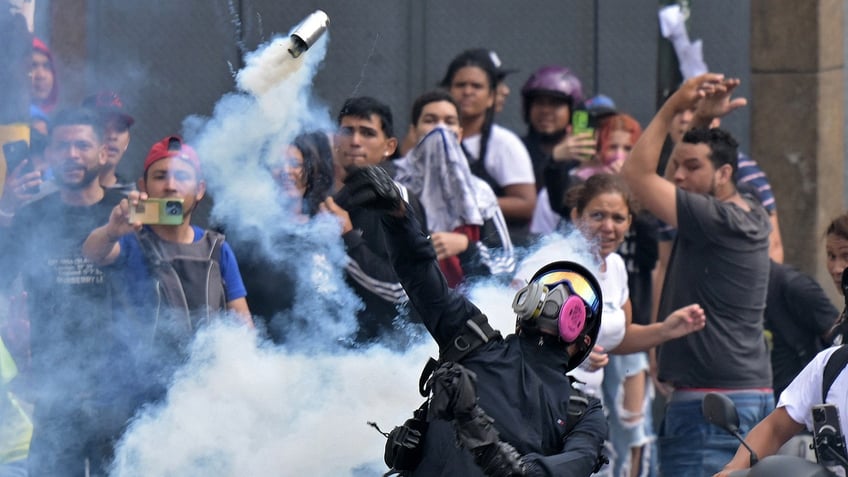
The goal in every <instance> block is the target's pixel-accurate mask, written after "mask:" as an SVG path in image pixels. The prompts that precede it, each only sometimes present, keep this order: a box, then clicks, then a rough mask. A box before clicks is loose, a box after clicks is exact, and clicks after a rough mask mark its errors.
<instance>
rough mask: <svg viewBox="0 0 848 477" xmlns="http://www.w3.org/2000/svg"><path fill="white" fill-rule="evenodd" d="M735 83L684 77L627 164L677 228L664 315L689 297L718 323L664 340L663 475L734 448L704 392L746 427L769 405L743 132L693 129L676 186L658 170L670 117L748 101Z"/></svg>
mask: <svg viewBox="0 0 848 477" xmlns="http://www.w3.org/2000/svg"><path fill="white" fill-rule="evenodd" d="M738 85H739V80H737V79H725V77H724V76H723V75H720V74H713V73H709V74H704V75H701V76H698V77H695V78H691V79H689V80H687V81H686V82H685V83H683V85H682V86H681V87H680V89H678V91H677V92H675V93H674V95H672V96H671V97H670V98H669V99H668V101H666V102H665V104H663V106H662V107H661V108H660V110H659V112H658V113H657V114H656V116H654V119H653V120H652V121H651V123H650V124H649V125H648V127H647V128H646V129H645V131H644V133H643V134H642V136H641V137H640V138H639V140H638V141H637V142H636V145H635V146H634V147H633V152H632V153H631V156H630V159H629V160H628V161H627V162H625V163H624V167H623V169H622V175H623V176H624V179H625V180H626V181H627V183H628V185H629V186H630V188H631V190H633V191H634V192H635V193H636V196H637V199H638V200H639V201H640V202H641V203H642V204H643V205H644V206H645V208H647V209H648V210H649V211H650V212H651V213H653V214H654V215H655V216H656V217H657V218H659V219H660V220H662V221H663V222H665V223H667V224H669V225H671V226H673V227H676V228H677V229H678V235H677V237H676V238H675V241H674V245H673V248H672V253H671V258H670V260H669V264H668V271H667V275H666V280H665V281H664V284H663V289H662V295H661V298H660V306H659V314H658V316H666V315H667V314H668V312H669V311H670V310H674V309H675V307H678V306H680V304H681V303H693V302H694V303H698V304H700V305H701V306H702V307H703V308H704V311H705V312H706V315H707V317H708V319H709V320H710V323H711V324H710V326H708V327H706V328H705V329H704V330H703V332H701V333H697V334H692V335H688V336H686V337H683V338H678V339H676V340H671V341H669V342H667V343H665V344H663V345H662V346H660V347H659V351H658V367H659V370H658V378H659V380H660V381H663V382H666V383H668V384H670V385H672V386H673V388H674V390H673V391H672V394H671V397H670V399H669V403H668V405H667V407H666V415H665V420H664V422H663V427H662V428H661V429H660V449H659V451H660V472H662V473H663V475H712V474H714V473H715V472H717V471H719V470H720V469H721V467H722V466H723V465H724V463H725V462H727V461H728V460H730V459H731V458H732V457H733V455H734V453H735V451H736V446H737V444H736V442H734V440H733V439H719V438H713V437H712V436H713V435H714V430H713V429H712V428H711V427H710V426H711V424H709V423H707V422H706V421H705V420H704V418H703V415H702V413H701V401H702V399H703V396H704V395H705V394H706V393H707V392H720V393H722V394H725V395H727V396H728V397H729V398H730V399H732V400H733V402H734V404H735V405H736V407H737V409H739V415H740V417H741V418H742V422H741V426H740V432H741V433H742V434H745V433H746V432H747V431H748V430H749V429H750V428H751V427H753V426H754V424H756V423H757V422H759V421H760V420H761V419H763V418H764V417H765V416H766V415H767V414H768V413H769V412H770V411H771V409H772V408H773V407H774V397H773V395H772V389H771V366H770V362H769V355H768V350H767V349H766V343H765V340H764V339H763V311H764V309H765V303H766V291H767V285H768V277H769V257H768V248H769V231H770V229H771V226H770V224H769V218H768V214H767V213H766V211H765V210H764V209H763V208H762V206H760V205H759V203H758V202H757V201H756V199H754V198H753V197H750V196H745V195H741V194H740V193H739V192H738V191H737V190H736V182H735V177H734V176H735V174H736V170H737V156H738V151H737V144H736V141H735V140H734V139H733V138H732V137H730V135H729V134H728V133H726V132H725V131H722V130H721V129H718V128H713V129H706V128H696V129H693V130H691V131H688V132H687V133H686V134H685V135H684V136H683V140H682V142H680V143H678V144H676V145H675V147H674V150H673V151H672V153H671V159H670V164H669V168H670V170H669V171H668V172H667V174H666V177H669V178H670V180H673V183H672V182H670V181H669V180H666V179H665V178H663V177H661V176H659V175H658V174H657V173H656V170H657V162H658V161H659V156H660V151H661V149H662V144H663V141H664V140H665V136H666V133H667V132H668V129H669V124H670V123H671V121H672V118H673V117H674V116H675V114H677V113H678V112H680V111H683V110H686V109H690V108H695V107H697V109H696V113H695V119H696V120H695V121H694V123H695V124H703V125H706V124H709V123H710V121H711V120H712V119H713V118H714V117H719V116H723V115H725V114H727V113H729V112H730V111H732V110H734V109H736V108H738V107H741V106H743V105H745V103H746V102H745V100H744V99H742V98H737V99H731V94H732V93H733V91H734V89H735V88H736V87H737V86H738Z"/></svg>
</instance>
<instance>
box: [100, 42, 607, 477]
mask: <svg viewBox="0 0 848 477" xmlns="http://www.w3.org/2000/svg"><path fill="white" fill-rule="evenodd" d="M288 41H289V40H288V39H287V38H276V39H274V40H272V41H271V42H269V43H268V44H266V45H263V46H262V47H260V48H259V49H258V50H257V51H256V52H254V53H252V54H251V55H250V56H249V57H248V58H247V59H246V63H247V66H246V67H245V69H244V70H242V71H241V72H239V74H238V77H237V79H238V84H239V88H240V89H241V90H242V91H241V92H236V93H232V94H229V95H226V96H225V97H223V98H222V99H221V100H220V101H219V102H218V104H217V105H216V107H215V109H214V113H213V116H212V117H211V118H199V117H192V118H188V119H187V120H186V122H185V129H186V130H187V131H188V132H189V133H188V134H186V137H187V139H188V140H189V141H190V142H191V143H192V144H193V145H194V146H195V147H196V148H197V150H198V153H199V155H200V157H201V158H202V161H203V168H204V174H205V176H206V180H207V182H208V184H209V190H210V191H211V192H212V193H213V195H214V197H215V207H214V209H213V219H214V220H215V221H217V222H218V223H221V224H225V225H226V227H227V228H228V230H232V231H238V232H239V233H242V234H245V233H247V234H251V235H252V238H254V239H256V240H257V243H259V244H260V246H261V247H262V249H263V251H264V254H265V256H267V258H268V261H269V263H291V264H292V267H291V268H292V272H293V273H296V274H297V278H298V284H299V286H298V287H297V288H298V289H297V290H296V296H295V303H296V305H295V308H294V310H295V311H294V312H293V313H295V314H297V317H299V318H307V319H308V324H309V327H310V331H312V335H311V336H308V337H306V336H298V340H299V341H301V342H311V341H314V342H315V343H319V344H320V345H319V346H297V343H294V344H292V345H288V344H287V345H286V346H285V347H283V346H275V345H273V344H271V343H270V342H267V341H264V340H263V339H261V338H260V337H259V336H258V335H257V333H256V332H254V331H252V330H247V329H244V328H239V327H234V326H228V325H217V326H212V327H209V328H207V329H205V330H202V331H201V332H199V333H198V335H197V336H196V338H195V341H194V343H193V344H192V346H191V353H190V358H189V360H188V362H187V364H186V365H185V366H184V367H183V368H182V369H181V370H180V371H179V372H178V373H177V374H176V376H175V377H174V380H173V383H172V385H171V386H170V388H169V390H168V393H167V396H166V398H165V399H164V400H163V401H162V402H161V403H159V404H157V405H151V406H148V407H146V408H144V409H143V410H141V411H140V412H139V413H138V414H137V416H136V417H135V418H134V420H133V422H132V424H131V425H130V427H129V428H128V430H127V432H126V433H125V434H124V436H123V437H122V439H121V442H120V444H119V445H118V447H117V449H116V451H115V460H114V463H113V466H112V469H111V473H110V475H112V476H113V477H135V476H144V477H158V476H170V475H179V476H181V477H192V476H203V477H210V476H212V477H214V476H251V477H262V476H266V475H267V476H272V475H273V476H278V475H312V476H319V477H320V476H346V475H350V476H360V475H380V474H382V473H383V472H385V470H386V469H385V465H384V464H383V463H382V457H383V447H384V445H385V438H383V437H382V436H381V435H380V434H378V433H377V432H376V431H375V430H374V429H373V428H371V427H369V426H367V425H366V421H375V422H377V423H378V424H380V425H381V427H382V428H383V430H384V431H389V430H391V428H392V427H393V426H395V425H399V424H401V423H402V422H403V421H404V420H406V419H407V418H409V417H410V416H411V413H412V410H414V409H415V408H416V407H418V405H419V404H420V403H421V401H422V398H421V397H420V396H418V393H417V388H418V378H419V376H420V372H421V369H422V367H423V365H424V363H425V362H426V358H427V357H428V356H435V355H436V353H437V349H436V345H435V343H434V342H433V341H432V339H430V338H429V337H427V338H426V339H424V340H419V342H417V344H413V345H411V346H410V347H409V349H406V350H404V351H397V350H396V349H389V348H386V347H383V346H379V345H375V346H371V347H368V348H360V349H351V348H349V347H345V346H343V345H342V344H340V343H342V338H343V337H345V336H347V335H349V334H350V333H351V332H352V331H353V330H354V329H355V324H356V321H355V312H356V309H357V307H358V306H360V303H359V301H358V300H357V298H356V297H355V295H354V294H353V293H352V291H351V290H350V289H349V288H348V287H347V286H346V285H345V284H344V281H343V279H342V277H343V267H344V263H345V259H346V255H345V252H344V248H343V246H342V243H341V240H340V238H339V226H338V223H336V222H335V220H334V219H332V218H330V217H322V216H320V215H319V216H318V217H317V218H315V219H312V220H310V221H309V222H303V221H300V220H295V219H294V218H293V214H292V213H291V210H292V207H291V204H287V203H285V201H284V200H282V197H281V195H280V194H279V193H278V190H277V189H276V186H275V185H274V184H273V182H272V180H271V178H270V176H269V175H268V173H267V171H265V170H264V168H263V167H262V159H263V156H264V155H267V154H268V153H269V150H270V151H272V152H273V151H274V150H275V149H274V148H275V147H277V146H281V145H284V144H287V143H288V142H289V141H291V140H292V139H293V138H294V136H295V135H296V134H297V133H299V132H301V131H304V130H315V129H324V130H330V129H332V127H333V125H332V121H331V120H330V116H329V114H328V112H327V110H326V108H324V107H323V106H320V105H317V103H316V101H315V100H314V99H313V98H312V97H311V81H312V78H313V76H314V75H315V72H316V71H317V69H318V66H319V65H320V63H321V61H323V58H324V55H325V53H326V49H327V42H328V40H327V35H325V36H324V37H323V38H322V39H321V40H319V41H318V42H317V43H316V44H315V45H314V46H313V47H312V48H311V49H310V50H309V51H308V52H306V53H305V54H303V55H302V56H301V57H300V58H298V59H296V60H295V59H293V58H291V57H290V56H289V55H288V53H287V49H288V48H287V45H288V43H287V42H288ZM269 144H271V145H270V146H269ZM279 236H287V237H292V241H291V243H289V244H285V243H283V244H281V243H280V242H279V240H275V237H279ZM534 257H535V258H534V259H533V260H536V261H535V262H534V261H531V262H530V263H529V264H527V265H525V266H524V267H523V268H522V269H521V270H523V272H520V273H521V274H520V275H518V279H519V280H523V279H525V278H529V275H528V274H527V273H529V274H532V272H533V271H535V270H536V269H537V268H539V267H540V266H541V265H542V264H544V263H547V262H548V261H552V260H561V259H571V260H577V257H582V258H581V259H580V260H578V261H580V262H581V263H583V264H584V265H589V266H590V268H591V269H595V267H594V266H591V264H592V261H591V260H590V259H587V258H586V257H591V254H589V253H588V251H587V250H586V246H585V243H584V241H582V240H579V239H578V240H575V239H573V238H571V239H569V240H566V239H560V240H559V241H555V240H551V241H550V242H549V243H548V244H547V245H546V247H542V248H541V249H540V250H539V251H538V252H536V254H535V255H534ZM537 262H539V263H538V264H537ZM527 270H530V271H529V272H527ZM525 275H526V276H525ZM513 293H514V290H512V289H508V288H505V287H503V286H497V285H484V286H481V287H478V288H475V289H474V290H473V291H472V298H473V301H474V302H475V303H477V304H478V306H480V308H481V310H482V311H483V312H484V313H486V314H487V315H488V316H489V318H490V320H491V321H492V323H493V325H494V326H495V327H496V328H498V329H500V330H501V331H502V332H504V334H508V333H510V332H512V330H513V328H514V320H515V317H514V314H513V313H512V311H511V302H512V297H513ZM248 299H249V297H248ZM421 341H423V342H421ZM395 348H396V347H395ZM305 349H306V350H310V351H303V350H305Z"/></svg>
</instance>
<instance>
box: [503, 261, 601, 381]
mask: <svg viewBox="0 0 848 477" xmlns="http://www.w3.org/2000/svg"><path fill="white" fill-rule="evenodd" d="M602 303H603V298H602V297H601V287H600V285H599V284H598V281H597V280H596V279H595V277H594V275H592V273H591V272H589V270H587V269H586V268H584V267H583V266H581V265H578V264H576V263H574V262H567V261H560V262H553V263H550V264H548V265H545V266H544V267H542V268H541V269H540V270H539V271H538V272H536V273H535V274H534V275H533V278H531V279H530V282H529V283H528V284H527V286H525V287H524V288H522V289H521V290H519V291H518V293H516V294H515V298H514V299H513V302H512V309H513V310H514V311H515V313H516V315H517V316H516V321H517V323H516V324H517V326H518V328H519V329H521V330H524V331H529V332H534V333H543V334H547V335H551V336H556V337H558V338H559V339H560V341H561V342H562V343H564V344H566V345H568V344H571V343H577V342H579V343H578V344H579V345H580V346H579V351H578V352H577V353H575V355H574V356H572V357H571V358H570V359H569V362H568V367H569V369H572V368H574V367H576V366H577V365H579V364H580V362H582V361H583V360H584V359H585V358H586V357H587V356H588V355H589V352H590V351H591V350H592V347H593V346H594V345H595V341H596V340H597V339H598V332H599V331H600V327H601V312H602V308H603V305H602ZM584 336H586V337H588V338H589V343H588V344H586V343H584V338H583V337H584Z"/></svg>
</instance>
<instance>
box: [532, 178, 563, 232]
mask: <svg viewBox="0 0 848 477" xmlns="http://www.w3.org/2000/svg"><path fill="white" fill-rule="evenodd" d="M560 220H562V217H560V215H559V214H557V213H556V212H554V209H552V208H551V203H550V201H549V200H548V189H547V188H545V189H542V190H541V191H540V192H539V196H538V197H536V207H535V208H534V209H533V218H532V219H531V220H530V233H531V234H539V235H547V234H549V233H551V232H553V231H554V230H556V228H557V225H559V221H560Z"/></svg>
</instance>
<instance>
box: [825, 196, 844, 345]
mask: <svg viewBox="0 0 848 477" xmlns="http://www.w3.org/2000/svg"><path fill="white" fill-rule="evenodd" d="M825 253H826V258H827V271H828V273H830V277H831V278H832V279H833V284H834V286H836V289H837V290H838V291H839V294H840V295H842V296H845V295H846V291H848V290H846V285H848V283H846V282H845V280H844V279H843V278H842V275H843V273H844V272H845V269H846V268H848V213H844V214H842V215H840V216H838V217H836V218H835V219H833V221H832V222H831V223H830V225H828V227H827V230H826V231H825ZM845 315H846V314H845V311H843V312H842V314H841V315H839V319H837V320H836V323H834V324H833V327H832V328H831V330H830V331H829V332H828V341H829V343H830V344H832V345H841V344H845V343H846V335H848V320H846V316H845Z"/></svg>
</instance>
